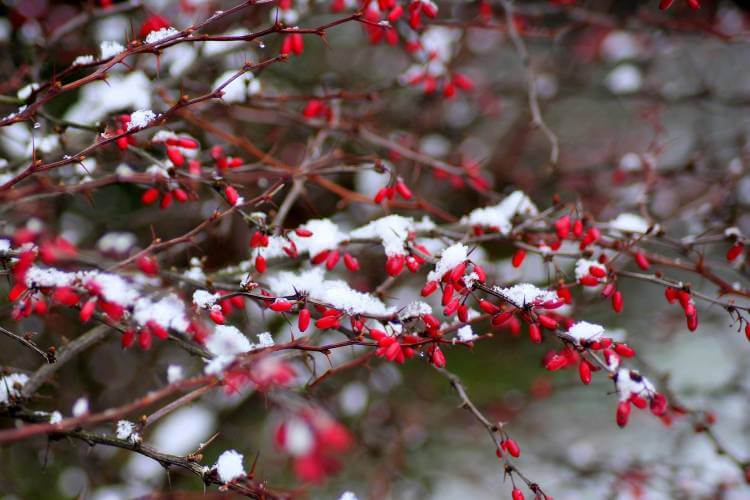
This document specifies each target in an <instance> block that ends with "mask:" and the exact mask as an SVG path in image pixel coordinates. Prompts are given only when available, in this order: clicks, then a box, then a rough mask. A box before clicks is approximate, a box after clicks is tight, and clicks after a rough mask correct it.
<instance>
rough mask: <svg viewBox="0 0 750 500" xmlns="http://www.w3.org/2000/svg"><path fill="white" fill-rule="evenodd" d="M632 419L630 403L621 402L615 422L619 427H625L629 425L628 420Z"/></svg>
mask: <svg viewBox="0 0 750 500" xmlns="http://www.w3.org/2000/svg"><path fill="white" fill-rule="evenodd" d="M629 417H630V402H629V401H620V403H619V404H618V405H617V413H616V414H615V420H616V421H617V425H619V426H620V427H625V426H626V425H628V418H629Z"/></svg>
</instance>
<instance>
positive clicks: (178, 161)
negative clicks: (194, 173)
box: [167, 148, 185, 167]
mask: <svg viewBox="0 0 750 500" xmlns="http://www.w3.org/2000/svg"><path fill="white" fill-rule="evenodd" d="M167 157H169V161H171V162H172V163H173V164H174V166H175V167H181V166H182V165H183V163H185V157H184V156H182V153H181V152H180V150H179V149H177V148H167Z"/></svg>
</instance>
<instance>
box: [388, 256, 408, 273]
mask: <svg viewBox="0 0 750 500" xmlns="http://www.w3.org/2000/svg"><path fill="white" fill-rule="evenodd" d="M404 260H405V258H404V256H403V255H391V256H389V257H388V259H386V261H385V271H386V272H387V273H388V276H398V275H399V274H401V271H402V270H403V269H404Z"/></svg>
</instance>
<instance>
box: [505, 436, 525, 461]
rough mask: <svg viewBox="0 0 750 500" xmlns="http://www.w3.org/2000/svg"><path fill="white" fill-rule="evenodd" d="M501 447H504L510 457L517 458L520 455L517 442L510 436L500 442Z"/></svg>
mask: <svg viewBox="0 0 750 500" xmlns="http://www.w3.org/2000/svg"><path fill="white" fill-rule="evenodd" d="M502 446H503V448H505V451H507V452H508V453H509V454H510V455H511V456H512V457H515V458H518V457H520V456H521V448H520V447H519V446H518V443H516V441H515V440H514V439H512V438H508V439H506V440H504V441H503V442H502Z"/></svg>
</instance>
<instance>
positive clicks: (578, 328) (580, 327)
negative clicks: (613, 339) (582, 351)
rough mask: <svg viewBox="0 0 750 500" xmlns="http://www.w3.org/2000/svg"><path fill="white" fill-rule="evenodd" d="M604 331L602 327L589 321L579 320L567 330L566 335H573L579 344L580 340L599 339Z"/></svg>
mask: <svg viewBox="0 0 750 500" xmlns="http://www.w3.org/2000/svg"><path fill="white" fill-rule="evenodd" d="M603 333H604V327H603V326H601V325H596V324H594V323H589V322H587V321H579V322H578V323H576V324H574V325H573V326H571V327H570V329H569V330H568V335H570V336H571V337H574V338H575V340H576V342H577V343H578V344H579V345H580V344H581V342H582V341H584V340H587V341H594V340H597V339H599V337H601V336H602V334H603Z"/></svg>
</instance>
